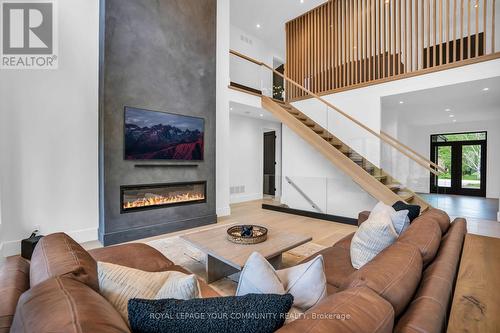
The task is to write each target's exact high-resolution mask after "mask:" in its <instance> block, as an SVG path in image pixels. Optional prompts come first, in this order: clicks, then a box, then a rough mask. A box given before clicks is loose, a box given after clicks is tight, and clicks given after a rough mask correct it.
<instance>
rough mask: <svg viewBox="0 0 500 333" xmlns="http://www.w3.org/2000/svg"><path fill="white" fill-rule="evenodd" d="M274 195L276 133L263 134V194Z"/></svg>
mask: <svg viewBox="0 0 500 333" xmlns="http://www.w3.org/2000/svg"><path fill="white" fill-rule="evenodd" d="M275 193H276V132H266V133H264V194H268V195H274V194H275Z"/></svg>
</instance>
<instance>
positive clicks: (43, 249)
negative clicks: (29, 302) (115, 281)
mask: <svg viewBox="0 0 500 333" xmlns="http://www.w3.org/2000/svg"><path fill="white" fill-rule="evenodd" d="M56 276H67V277H72V278H74V279H76V280H78V281H80V282H82V283H85V284H86V285H88V286H89V287H91V288H92V289H94V290H96V291H99V282H98V280H97V262H96V261H95V260H94V259H93V258H92V257H91V256H90V254H89V253H88V252H87V251H85V250H84V249H83V247H82V246H81V245H80V244H78V243H77V242H75V241H74V240H73V239H72V238H71V237H69V236H68V235H66V234H64V233H56V234H51V235H48V236H45V237H43V238H42V239H41V240H40V241H39V242H38V244H37V246H36V247H35V251H34V252H33V256H32V257H31V268H30V284H31V288H33V287H34V286H36V285H37V284H39V283H42V282H43V281H45V280H48V279H50V278H52V277H56Z"/></svg>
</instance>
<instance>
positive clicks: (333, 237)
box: [140, 200, 357, 246]
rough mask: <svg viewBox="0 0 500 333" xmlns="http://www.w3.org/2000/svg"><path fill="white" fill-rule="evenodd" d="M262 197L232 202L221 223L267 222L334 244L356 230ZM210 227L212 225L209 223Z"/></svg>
mask: <svg viewBox="0 0 500 333" xmlns="http://www.w3.org/2000/svg"><path fill="white" fill-rule="evenodd" d="M261 206H262V200H256V201H249V202H244V203H239V204H234V205H231V215H230V216H226V217H221V218H219V220H218V222H217V223H218V224H231V223H239V224H259V223H265V224H268V225H271V226H273V227H275V228H278V229H281V230H286V231H289V232H292V233H298V234H302V235H305V236H309V237H312V242H313V243H316V244H319V245H323V246H331V245H333V244H334V243H335V242H337V241H338V240H340V239H341V238H342V237H344V236H346V235H348V234H350V233H352V232H355V231H356V229H357V227H354V226H351V225H346V224H342V223H335V222H329V221H323V220H317V219H313V218H309V217H303V216H296V215H290V214H285V213H280V212H274V211H270V210H265V209H262V208H261ZM208 227H209V228H211V227H212V226H208ZM204 228H207V227H206V226H205V227H198V228H194V229H189V230H185V231H179V232H175V233H171V234H166V235H161V236H156V237H152V238H147V239H142V240H140V242H149V241H151V240H155V239H161V238H165V237H169V236H177V235H182V234H184V233H186V231H189V232H191V231H195V230H203V229H204Z"/></svg>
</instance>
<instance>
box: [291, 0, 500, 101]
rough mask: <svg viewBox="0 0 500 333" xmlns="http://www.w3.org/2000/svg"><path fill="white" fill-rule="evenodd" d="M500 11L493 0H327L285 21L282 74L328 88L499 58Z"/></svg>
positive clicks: (294, 92)
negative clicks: (285, 44) (283, 70)
mask: <svg viewBox="0 0 500 333" xmlns="http://www.w3.org/2000/svg"><path fill="white" fill-rule="evenodd" d="M498 10H499V9H498V6H496V4H495V0H330V1H328V2H326V3H325V4H323V5H321V6H319V7H317V8H315V9H313V10H311V11H309V12H307V13H305V14H304V15H302V16H300V17H298V18H296V19H294V20H292V21H290V22H288V23H287V24H286V33H287V36H286V43H287V47H286V58H287V61H286V67H285V73H286V74H287V76H288V77H289V78H290V79H292V80H293V81H295V82H297V83H299V84H300V85H302V86H304V87H306V88H307V89H308V90H310V91H312V92H313V93H315V94H319V95H323V94H329V93H332V92H336V91H342V90H346V89H352V88H357V87H360V86H366V85H370V84H377V83H380V82H384V81H388V80H395V79H401V78H405V77H409V76H414V75H419V74H425V73H429V72H432V71H437V70H443V69H448V68H451V67H456V66H462V65H466V64H470V63H474V62H479V61H484V60H490V59H494V58H497V57H500V53H499V52H497V46H496V45H498V43H499V41H498V40H496V39H498V38H499V32H498V31H496V30H498V29H500V28H499V25H498V24H496V20H498V16H500V15H499V13H495V12H496V11H498ZM286 90H287V99H288V100H297V99H302V98H307V97H309V96H308V94H307V93H306V92H305V91H304V90H303V89H300V88H299V87H297V86H295V85H293V84H291V83H289V84H288V85H287V86H286Z"/></svg>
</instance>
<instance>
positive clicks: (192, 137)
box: [125, 107, 205, 161]
mask: <svg viewBox="0 0 500 333" xmlns="http://www.w3.org/2000/svg"><path fill="white" fill-rule="evenodd" d="M204 126H205V122H204V120H203V119H202V118H196V117H188V116H183V115H178V114H173V113H166V112H159V111H150V110H143V109H138V108H132V107H125V159H126V160H178V161H201V160H203V148H204Z"/></svg>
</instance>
